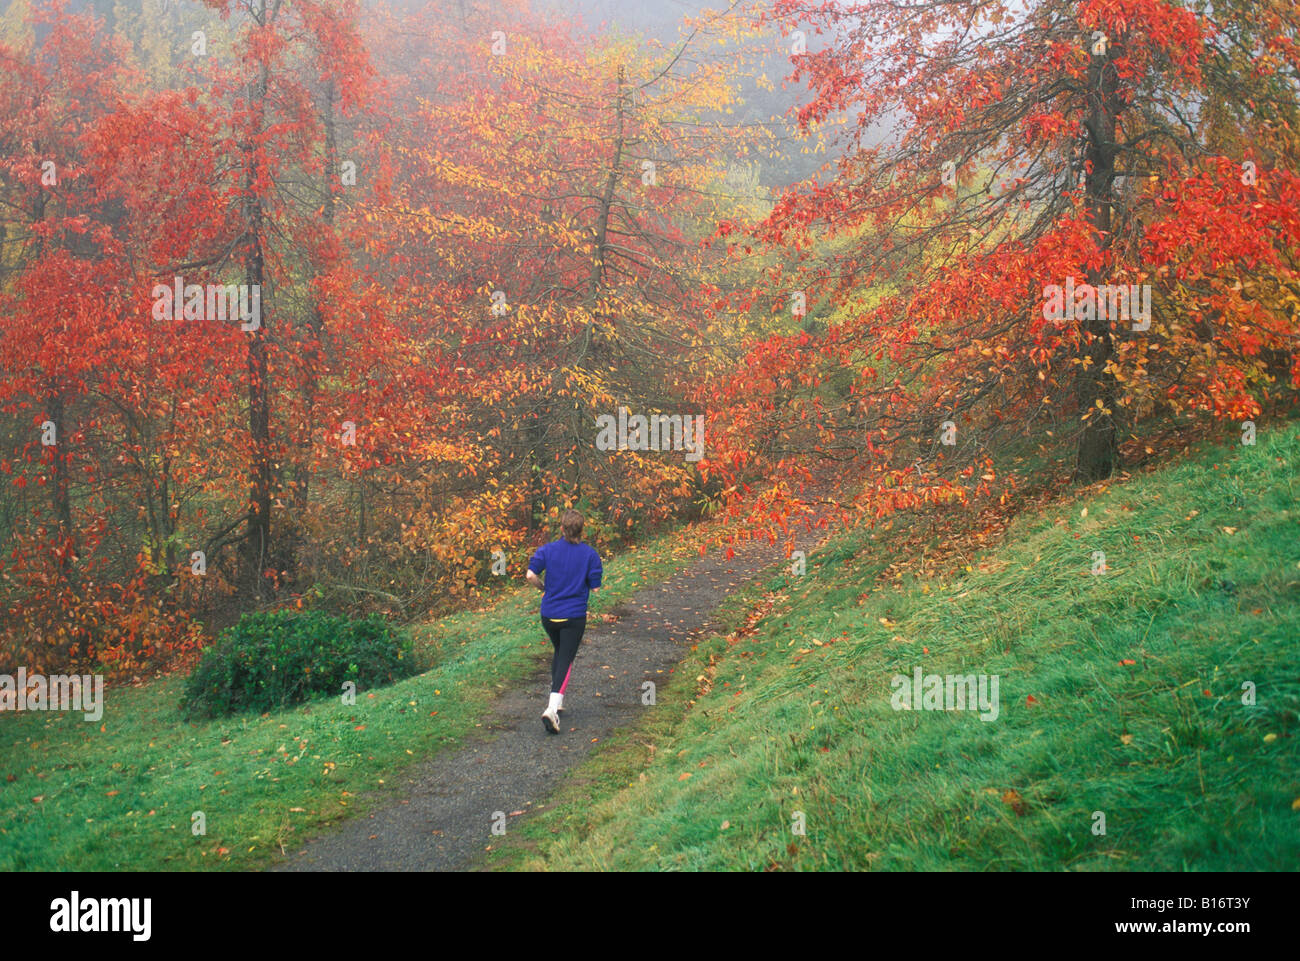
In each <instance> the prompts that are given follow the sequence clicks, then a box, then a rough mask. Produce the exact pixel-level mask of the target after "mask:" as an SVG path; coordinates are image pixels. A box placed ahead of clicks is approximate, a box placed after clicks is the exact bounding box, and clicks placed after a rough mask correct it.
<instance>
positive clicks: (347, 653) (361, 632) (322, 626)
mask: <svg viewBox="0 0 1300 961" xmlns="http://www.w3.org/2000/svg"><path fill="white" fill-rule="evenodd" d="M414 673H416V665H415V658H414V657H413V656H412V653H411V643H410V640H409V639H407V638H404V637H401V636H399V635H397V634H396V633H394V632H393V630H392V629H391V628H390V627H389V626H388V624H387V623H386V622H385V621H384V620H383V618H381V617H379V616H378V615H371V616H370V617H367V618H364V619H362V620H355V621H352V620H348V619H347V618H345V617H334V616H331V615H329V614H325V613H323V612H320V611H309V612H306V613H302V612H296V611H272V612H269V613H256V614H245V615H244V616H243V617H241V618H240V619H239V622H238V623H237V624H235V625H234V626H233V627H231V628H228V629H227V630H225V631H223V632H222V634H221V637H220V638H219V639H218V641H217V643H216V644H214V645H212V646H210V647H208V648H206V649H205V650H204V651H203V656H202V658H201V659H200V660H199V664H198V666H197V667H196V668H195V669H194V672H193V673H192V674H190V676H189V677H188V678H187V679H186V681H185V694H184V697H182V698H181V710H182V711H183V712H184V714H185V715H186V716H187V717H219V716H223V715H226V714H234V713H236V712H242V711H256V712H258V713H261V712H263V711H270V710H275V709H278V708H283V707H285V706H286V705H289V704H296V703H298V702H300V701H305V700H308V699H309V698H312V697H318V696H335V695H339V694H341V693H343V684H344V683H345V682H347V681H352V682H353V683H355V684H356V686H357V690H358V691H360V690H362V689H365V688H372V687H378V686H381V685H384V684H390V683H392V682H393V681H396V680H398V679H400V678H403V677H409V676H410V675H412V674H414Z"/></svg>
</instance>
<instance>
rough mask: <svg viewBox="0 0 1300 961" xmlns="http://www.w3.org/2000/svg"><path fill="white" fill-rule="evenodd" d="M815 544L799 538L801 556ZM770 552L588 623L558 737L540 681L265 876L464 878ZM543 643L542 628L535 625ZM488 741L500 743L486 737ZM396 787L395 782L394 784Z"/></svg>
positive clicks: (655, 591)
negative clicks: (394, 792) (498, 824)
mask: <svg viewBox="0 0 1300 961" xmlns="http://www.w3.org/2000/svg"><path fill="white" fill-rule="evenodd" d="M820 537H821V535H820V534H819V533H817V532H812V533H808V532H801V534H800V537H799V547H800V548H802V549H804V550H808V549H809V547H810V545H811V544H812V543H813V542H814V540H819V539H820ZM783 557H784V552H783V551H782V550H781V549H780V548H778V547H776V546H773V545H769V544H766V543H762V544H750V545H746V546H744V547H742V548H740V549H738V550H737V551H736V554H735V556H734V557H732V559H731V560H726V559H725V557H724V554H723V552H721V551H714V552H713V553H711V554H710V555H709V556H708V557H705V558H700V559H699V560H698V561H696V562H695V563H694V564H693V565H692V566H691V567H690V568H688V569H687V570H685V571H683V572H682V573H680V574H677V575H675V576H673V577H672V578H670V579H669V580H667V581H665V582H663V583H662V584H659V585H655V586H653V587H649V588H646V589H644V590H642V591H640V592H638V593H637V594H635V595H634V596H633V597H631V598H629V599H628V600H626V601H624V602H623V603H622V604H620V605H619V606H618V607H617V608H616V609H615V610H614V611H612V612H611V613H615V614H619V615H621V616H619V618H618V620H617V621H616V622H613V623H602V622H600V620H599V619H598V618H596V619H593V620H592V621H591V622H590V623H589V624H588V626H587V632H586V634H585V636H584V637H583V641H582V646H581V647H580V648H579V649H578V657H577V660H576V661H575V662H574V667H573V677H572V679H571V680H570V681H569V690H568V692H567V694H566V696H565V710H564V713H563V714H562V715H561V716H560V721H561V728H562V731H561V733H560V734H558V735H554V734H547V733H546V732H545V731H544V730H543V729H542V722H541V713H542V709H543V708H544V707H545V706H546V693H547V691H548V690H549V689H550V671H549V661H548V664H547V667H546V668H545V669H542V670H539V671H538V672H537V674H536V675H535V676H533V677H531V678H529V679H528V680H527V681H526V682H523V683H522V684H521V685H520V686H519V687H517V688H516V689H514V690H511V691H508V692H506V693H504V694H502V695H501V696H500V697H499V698H498V699H496V700H495V701H494V702H493V703H492V704H491V706H490V708H489V710H488V713H487V715H486V717H485V718H484V721H483V727H482V728H481V730H482V731H483V732H484V735H485V736H476V737H475V738H474V739H472V740H468V741H466V742H465V743H463V744H462V745H461V746H460V747H458V748H455V749H451V750H447V751H445V752H443V753H441V754H440V755H439V756H438V757H436V758H434V759H433V760H432V761H428V762H426V763H423V764H416V765H413V766H411V767H409V768H407V769H406V770H405V771H404V772H403V774H401V775H397V777H398V778H402V779H403V780H404V783H403V784H402V786H401V793H402V795H403V796H404V797H406V798H407V800H403V801H400V802H397V803H393V804H391V805H390V806H388V807H384V808H382V809H380V810H377V811H375V812H374V813H373V814H371V815H369V816H368V817H362V818H359V819H357V820H354V821H349V822H345V823H344V824H343V825H342V826H341V827H340V828H339V829H338V830H337V833H333V834H329V835H325V836H323V837H320V838H317V839H315V840H312V841H310V842H308V843H307V844H306V846H305V847H303V848H302V849H301V850H299V851H297V852H295V853H291V854H290V855H289V856H288V857H287V858H286V859H285V860H284V861H283V862H282V863H280V864H279V865H276V866H275V867H274V868H272V870H281V871H283V870H289V871H464V870H470V869H472V868H474V867H475V866H476V861H477V859H478V857H479V856H480V855H482V853H483V850H484V848H485V847H486V846H487V845H488V844H491V843H492V838H493V835H492V833H491V827H492V815H493V812H497V811H502V812H505V813H506V814H507V815H509V814H510V813H511V812H524V813H521V814H517V815H516V816H514V817H508V818H507V822H508V823H507V830H509V824H513V823H515V822H517V821H518V820H519V819H520V818H522V817H526V816H527V813H526V812H527V811H528V810H529V809H530V808H533V807H535V806H536V805H539V804H541V803H543V802H544V801H545V799H546V798H547V797H548V796H549V795H550V793H551V791H552V789H554V787H555V786H556V785H557V784H558V783H559V780H560V778H561V776H562V775H563V774H564V772H565V771H566V770H568V769H569V768H571V767H573V766H574V765H576V764H578V763H579V762H580V761H581V760H582V759H583V757H584V756H585V755H586V754H587V752H588V751H589V750H591V748H592V747H593V742H597V741H603V740H604V739H605V738H606V737H608V736H609V735H610V734H612V733H613V732H614V731H615V730H617V729H618V728H621V727H624V726H626V725H628V724H631V723H633V722H634V721H636V719H637V718H638V717H639V716H640V715H641V713H642V712H643V711H649V710H654V708H652V707H645V706H643V705H642V703H641V693H642V691H641V685H642V683H643V682H644V681H647V680H653V681H656V682H657V683H663V681H664V680H666V678H667V676H668V670H669V668H671V667H674V666H675V665H676V664H677V663H678V662H679V661H680V660H681V658H682V656H683V654H684V652H685V651H686V650H687V649H689V646H690V644H691V643H692V641H693V640H694V639H695V638H696V637H697V636H699V635H701V634H702V633H703V632H705V631H706V630H707V628H708V627H709V622H710V619H711V617H712V615H713V612H714V611H715V610H716V608H717V606H718V604H719V603H720V602H721V601H722V599H723V598H725V597H726V596H727V595H728V594H729V593H731V592H732V591H733V590H735V589H736V588H738V587H740V586H741V585H742V584H743V583H744V582H746V581H748V580H749V579H750V578H752V577H753V576H754V575H755V574H757V573H758V572H760V571H761V570H763V569H764V568H765V567H769V566H771V565H773V564H775V563H776V562H777V561H780V560H782V559H783ZM537 630H538V634H539V636H540V635H541V630H542V629H541V625H540V624H539V625H538V628H537ZM493 735H495V736H493ZM390 783H391V781H390Z"/></svg>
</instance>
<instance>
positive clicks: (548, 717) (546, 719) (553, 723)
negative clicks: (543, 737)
mask: <svg viewBox="0 0 1300 961" xmlns="http://www.w3.org/2000/svg"><path fill="white" fill-rule="evenodd" d="M542 727H544V728H546V733H547V734H559V733H560V716H559V714H557V713H556V712H555V711H554V710H553V709H552V708H549V707H548V708H547V709H546V710H545V711H544V712H543V713H542Z"/></svg>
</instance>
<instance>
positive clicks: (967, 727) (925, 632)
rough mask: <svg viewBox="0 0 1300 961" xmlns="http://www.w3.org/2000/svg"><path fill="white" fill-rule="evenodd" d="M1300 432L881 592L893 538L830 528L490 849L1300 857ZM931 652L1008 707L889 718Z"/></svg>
mask: <svg viewBox="0 0 1300 961" xmlns="http://www.w3.org/2000/svg"><path fill="white" fill-rule="evenodd" d="M1298 433H1300V431H1298V429H1297V427H1296V425H1294V424H1291V425H1289V426H1286V427H1284V428H1282V429H1279V430H1275V431H1272V432H1267V433H1262V434H1261V435H1260V437H1259V441H1258V443H1257V445H1256V446H1253V447H1244V446H1233V447H1213V446H1209V447H1205V448H1203V449H1201V450H1198V451H1194V452H1192V453H1191V454H1190V455H1189V456H1187V457H1186V458H1184V459H1183V460H1182V462H1180V463H1177V464H1175V465H1172V466H1168V467H1166V468H1164V469H1161V470H1159V471H1157V472H1154V473H1151V474H1148V475H1145V476H1140V477H1137V478H1134V479H1132V480H1130V481H1129V482H1128V483H1124V484H1117V485H1112V486H1106V485H1095V486H1093V487H1090V488H1084V489H1081V490H1078V491H1076V492H1075V493H1074V494H1073V495H1072V496H1073V497H1074V499H1073V500H1072V501H1071V502H1069V503H1062V504H1058V505H1053V506H1051V507H1050V508H1048V509H1046V510H1045V511H1043V512H1041V513H1025V514H1023V515H1021V516H1020V517H1019V518H1018V519H1017V520H1016V521H1015V522H1013V524H1012V525H1011V527H1010V528H1009V529H1008V531H1007V533H1006V536H1005V539H1004V540H1003V542H1002V543H1001V544H1000V545H999V546H997V547H996V548H995V549H992V550H989V551H988V552H987V553H984V554H982V555H980V556H978V557H972V558H971V559H970V562H969V564H968V565H961V566H960V567H959V569H958V572H957V575H956V576H953V577H948V578H945V577H939V576H929V575H927V576H924V577H921V576H915V575H909V576H906V577H904V579H903V583H902V585H901V586H892V584H879V583H877V582H876V580H875V578H876V575H877V574H878V573H880V572H881V571H882V570H883V569H884V568H885V567H886V566H887V565H888V564H889V563H891V562H892V561H893V560H895V558H890V557H887V556H886V555H884V554H883V553H882V551H881V550H880V547H881V546H882V544H883V543H885V540H884V538H885V535H884V534H883V533H881V532H877V533H876V534H875V535H872V534H868V533H863V532H857V533H851V534H847V535H843V536H840V537H838V538H837V539H834V540H832V541H831V542H830V543H828V544H827V546H825V547H824V548H823V549H822V550H821V551H819V552H818V553H816V554H814V555H812V556H810V557H809V558H808V569H807V574H806V576H804V577H802V578H795V577H793V576H790V575H789V574H788V573H787V574H786V575H785V576H782V577H778V578H776V579H775V580H772V581H771V582H770V583H768V584H767V585H766V591H767V592H768V595H767V597H766V600H765V601H764V605H765V606H764V607H763V608H762V609H763V610H764V611H765V614H764V616H763V617H762V618H761V619H760V620H758V621H757V622H756V623H754V624H752V625H751V626H750V627H749V628H743V629H742V630H740V631H738V632H736V633H733V634H732V635H731V636H729V637H722V636H715V637H713V638H711V639H710V640H708V641H707V642H703V641H702V642H701V643H700V644H699V645H698V647H697V649H696V650H695V652H694V653H693V655H692V657H691V658H690V660H689V661H688V663H687V664H686V665H685V669H682V670H679V671H678V672H677V677H678V678H679V681H678V682H676V683H675V685H674V686H673V687H670V688H668V689H666V690H665V691H663V692H662V693H661V696H660V698H659V702H658V703H659V707H658V709H657V712H656V714H655V715H654V716H653V718H652V720H651V721H650V722H649V723H647V724H646V725H644V726H642V727H640V728H638V729H637V730H635V731H632V732H629V733H628V734H627V735H626V736H625V737H623V738H622V739H621V740H619V741H617V742H615V743H613V744H611V745H609V746H608V747H607V748H606V750H605V751H603V752H602V753H601V754H599V755H598V756H597V757H596V758H594V759H593V760H591V761H588V762H587V763H586V764H585V765H584V766H583V767H581V768H579V769H578V770H577V771H575V772H574V774H573V775H572V776H571V778H570V779H569V781H568V783H567V785H566V786H565V787H564V788H563V789H562V790H561V792H560V793H559V795H558V797H557V801H558V803H557V804H556V805H555V806H554V807H553V808H552V809H551V810H549V811H547V812H544V813H542V814H540V815H538V816H537V817H536V818H534V819H531V820H530V821H529V822H527V823H526V824H525V825H524V826H523V827H522V828H521V829H520V830H519V831H518V832H517V833H514V834H513V835H512V837H511V839H510V840H509V842H508V843H507V844H506V845H504V847H503V848H500V849H499V850H497V851H496V853H495V855H494V857H495V859H496V860H495V863H496V864H497V865H498V866H515V867H518V866H525V867H529V868H533V869H547V870H566V869H592V868H604V869H608V868H613V869H622V870H640V869H679V870H763V869H795V870H809V869H813V870H815V869H849V870H863V869H871V870H954V869H956V870H1008V869H1014V870H1083V871H1095V870H1229V869H1231V870H1262V869H1272V870H1279V869H1281V870H1288V869H1294V867H1295V865H1296V864H1297V863H1300V831H1297V830H1296V819H1297V817H1300V756H1298V755H1300V750H1298V746H1297V741H1296V736H1295V735H1296V729H1297V718H1298V716H1300V713H1298V712H1300V672H1298V671H1297V657H1296V646H1295V645H1296V639H1297V635H1298V633H1300V632H1298V630H1297V628H1298V627H1300V605H1298V604H1297V601H1300V542H1298V541H1297V537H1296V533H1297V525H1296V520H1297V513H1296V511H1297V491H1298V488H1297V480H1296V468H1297V460H1298V459H1300V445H1298V444H1297V434H1298ZM1094 551H1104V552H1105V557H1106V571H1105V573H1104V574H1096V575H1095V574H1093V573H1092V569H1093V562H1094V559H1093V552H1094ZM891 580H892V579H891ZM758 600H759V598H758V597H757V595H751V597H750V601H751V603H753V602H757V601H758ZM740 611H741V609H740V608H736V612H737V613H736V617H737V619H739V618H740V617H741V614H740ZM917 668H920V669H921V670H922V672H923V673H924V674H927V675H928V674H940V675H948V674H952V675H968V674H975V675H980V674H986V675H997V676H998V678H999V687H998V694H999V699H998V700H999V710H998V711H997V714H996V717H993V716H992V715H993V712H992V711H985V712H984V714H985V715H987V716H989V720H987V721H985V720H982V719H981V715H980V713H973V712H970V711H964V710H963V711H943V710H895V709H894V707H893V705H892V703H891V702H892V701H893V700H894V688H893V687H891V681H892V679H893V678H894V677H895V676H898V675H902V676H904V677H906V678H908V679H909V680H910V678H911V677H912V676H913V674H914V672H915V670H916V669H917ZM1251 685H1253V689H1254V699H1253V703H1249V702H1250V701H1251V697H1250V694H1249V690H1250V686H1251ZM908 686H909V687H910V684H909V685H908ZM987 693H991V690H989V691H988V692H987ZM922 703H923V704H924V703H925V702H924V701H923V702H922ZM799 812H802V815H803V820H804V823H805V826H806V834H804V835H802V836H800V835H798V834H796V833H795V831H794V826H795V824H796V822H797V821H798V819H799V818H798V814H799ZM1103 817H1104V833H1101V829H1102V827H1103Z"/></svg>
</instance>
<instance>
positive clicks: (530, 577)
mask: <svg viewBox="0 0 1300 961" xmlns="http://www.w3.org/2000/svg"><path fill="white" fill-rule="evenodd" d="M545 547H546V545H544V544H543V545H542V546H541V547H539V548H537V550H536V551H534V552H533V556H532V557H530V558H529V559H528V570H527V572H526V573H525V574H524V580H526V581H528V583H529V584H532V585H533V587H535V588H537V589H538V590H539V591H545V590H546V585H545V584H543V583H542V579H541V577H539V576H538V575H540V574H541V573H542V571H544V570H546V551H545Z"/></svg>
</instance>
